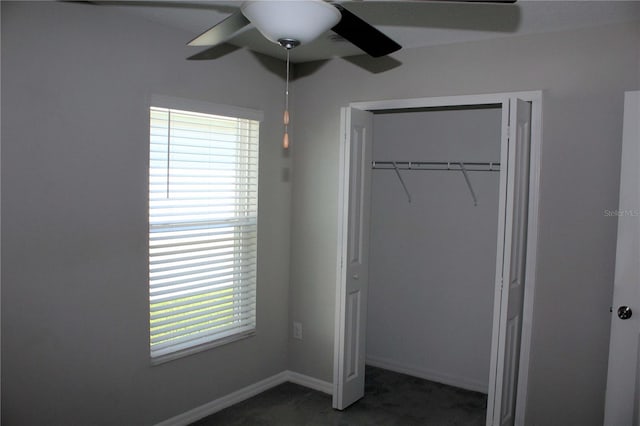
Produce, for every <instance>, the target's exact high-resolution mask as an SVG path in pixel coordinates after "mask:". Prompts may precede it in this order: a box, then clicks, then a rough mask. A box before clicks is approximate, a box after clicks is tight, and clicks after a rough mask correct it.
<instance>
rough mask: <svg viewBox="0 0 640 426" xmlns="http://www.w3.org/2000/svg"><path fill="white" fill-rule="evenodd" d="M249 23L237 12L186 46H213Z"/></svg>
mask: <svg viewBox="0 0 640 426" xmlns="http://www.w3.org/2000/svg"><path fill="white" fill-rule="evenodd" d="M249 23H250V22H249V20H248V19H247V18H245V17H244V15H243V14H242V12H240V11H237V12H235V13H234V14H233V15H231V16H229V17H227V18H225V19H224V20H223V21H220V22H219V23H217V24H216V25H214V26H213V27H211V28H209V29H208V30H207V31H205V32H204V33H202V34H200V35H199V36H198V37H196V38H194V39H193V40H191V41H190V42H189V43H187V44H188V45H189V46H215V45H216V44H219V43H222V42H224V41H227V40H228V39H229V38H231V37H232V36H233V35H234V34H235V33H237V32H238V31H240V30H241V29H243V28H244V27H246V26H247V25H249Z"/></svg>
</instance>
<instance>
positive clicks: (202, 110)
mask: <svg viewBox="0 0 640 426" xmlns="http://www.w3.org/2000/svg"><path fill="white" fill-rule="evenodd" d="M152 108H167V109H172V110H181V111H186V112H193V113H197V114H198V113H199V114H211V115H218V116H224V117H229V118H234V119H247V120H253V121H257V122H258V125H260V123H261V122H262V121H263V118H264V114H263V112H262V111H259V110H253V109H247V108H241V107H235V106H228V105H220V104H214V103H210V102H206V101H200V100H192V99H185V98H176V97H170V96H164V95H152V96H151V98H150V102H149V104H148V105H147V112H148V114H149V117H148V118H149V120H148V121H147V123H150V122H151V121H150V120H151V109H152ZM149 132H150V127H147V136H149V134H150V133H149ZM259 139H260V138H259V133H258V150H259ZM148 143H149V145H148V146H147V151H148V153H149V155H150V146H151V142H150V140H149V142H148ZM259 156H260V155H259V151H258V166H256V167H257V169H258V170H259ZM147 166H148V167H147V171H148V173H147V178H148V180H147V213H148V214H149V213H150V211H151V210H150V208H151V199H150V196H149V190H150V188H151V186H150V185H151V179H150V174H149V173H150V171H151V157H150V156H149V157H148V164H147ZM258 182H259V179H258ZM258 185H259V184H258ZM258 193H259V186H258V188H257V189H256V198H257V199H259V196H258ZM257 212H259V210H257ZM258 214H259V213H258ZM256 219H257V218H256ZM256 225H257V224H256ZM147 226H148V228H147V272H148V273H149V272H150V263H149V262H150V234H151V232H150V231H151V222H150V218H149V216H147ZM236 232H238V231H236ZM257 241H258V238H257V237H256V244H257ZM255 266H256V269H257V255H256V265H255ZM256 287H257V278H256ZM256 291H257V289H256ZM256 295H257V294H256ZM147 296H148V297H147V309H148V316H147V318H148V321H149V322H148V323H147V332H148V342H147V348H148V354H149V358H150V360H151V365H159V364H163V363H165V362H168V361H172V360H174V359H179V358H182V357H185V356H189V355H192V354H195V353H199V352H202V351H206V350H209V349H211V348H214V347H218V346H222V345H226V344H228V343H231V342H234V341H238V340H242V339H245V338H247V337H250V336H253V335H254V334H256V330H257V313H256V318H255V321H254V324H255V326H254V327H253V328H252V329H250V330H242V331H238V332H236V333H233V334H230V335H227V336H223V337H220V338H218V339H215V340H212V341H209V342H204V343H200V344H196V345H194V346H190V347H185V348H182V349H178V350H175V351H173V352H169V353H165V354H162V355H157V356H153V355H152V350H151V322H150V321H151V300H150V297H151V278H150V276H149V274H148V275H147Z"/></svg>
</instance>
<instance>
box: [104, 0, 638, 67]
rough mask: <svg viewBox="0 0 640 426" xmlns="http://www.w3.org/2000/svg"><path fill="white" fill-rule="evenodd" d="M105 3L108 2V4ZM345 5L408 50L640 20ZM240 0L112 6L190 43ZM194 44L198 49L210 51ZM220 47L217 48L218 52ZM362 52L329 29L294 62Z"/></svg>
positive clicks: (574, 8)
mask: <svg viewBox="0 0 640 426" xmlns="http://www.w3.org/2000/svg"><path fill="white" fill-rule="evenodd" d="M104 3H107V4H108V1H105V2H103V3H102V4H104ZM118 3H123V2H118ZM124 3H127V2H124ZM341 3H342V4H343V6H345V7H346V8H347V9H349V10H350V11H351V12H353V13H355V14H356V15H358V16H359V17H361V18H362V19H364V20H366V21H367V22H369V23H371V24H372V25H374V26H376V27H377V28H378V29H379V30H380V31H382V32H383V33H385V34H387V35H388V36H389V37H391V38H392V39H394V40H396V41H397V42H398V43H400V44H401V45H402V46H403V48H405V49H407V48H414V47H421V46H429V45H437V44H447V43H457V42H464V41H472V40H482V39H489V38H496V37H505V36H511V35H521V34H531V33H541V32H552V31H562V30H569V29H577V28H585V27H593V26H599V25H606V24H611V23H616V22H625V21H634V20H640V0H626V1H611V0H608V1H564V0H548V1H541V0H519V1H518V2H517V3H515V4H487V3H484V4H483V3H452V2H437V1H436V2H432V1H377V0H361V1H351V2H341ZM240 4H241V1H184V0H178V1H176V0H173V1H172V0H155V1H153V0H149V1H136V2H135V4H132V3H129V4H125V5H116V4H115V2H114V4H113V5H111V6H108V7H113V8H117V9H120V10H122V12H123V13H132V14H136V15H139V16H143V17H144V18H146V19H149V20H152V21H156V22H159V23H162V24H164V25H168V26H171V27H175V28H178V29H181V30H184V31H186V32H187V34H189V35H188V36H187V37H186V38H185V40H184V41H185V43H187V42H188V41H189V40H190V38H193V37H195V36H197V35H198V34H200V33H202V32H204V31H205V30H207V29H208V28H210V27H211V26H213V25H215V24H216V23H217V22H220V21H221V20H222V19H224V18H225V17H227V16H229V15H230V14H231V13H233V12H235V11H236V10H238V7H239V6H240ZM101 7H106V6H101ZM229 43H231V44H233V45H236V46H239V47H242V48H248V49H251V50H253V51H257V52H262V53H266V54H268V55H271V56H276V57H280V58H284V57H285V53H284V49H282V48H281V47H279V46H277V45H275V44H273V43H270V42H268V41H267V40H266V39H264V38H263V37H262V36H261V35H260V34H259V33H258V32H257V30H255V29H253V28H248V29H247V31H244V32H243V33H242V34H239V35H238V36H236V37H234V38H233V39H231V40H229ZM193 49H194V54H196V53H198V52H200V51H202V50H203V49H202V48H193ZM220 52H221V51H220V50H217V49H213V50H212V51H211V56H215V55H216V54H218V53H220ZM361 53H362V51H360V50H359V49H358V48H356V47H355V46H353V45H351V44H350V43H348V42H345V41H344V40H339V37H336V36H335V34H334V33H332V32H330V31H329V32H328V33H326V34H325V35H323V36H321V37H320V38H319V39H318V40H316V41H314V42H312V43H310V44H308V45H304V46H299V47H297V48H296V49H294V50H293V51H292V53H291V59H292V61H293V62H305V61H311V60H318V59H328V58H330V57H333V56H349V55H358V54H361Z"/></svg>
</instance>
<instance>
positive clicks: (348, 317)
mask: <svg viewBox="0 0 640 426" xmlns="http://www.w3.org/2000/svg"><path fill="white" fill-rule="evenodd" d="M342 114H343V120H342V122H343V123H345V129H343V131H344V151H343V153H342V161H343V167H341V169H342V170H346V173H345V176H343V177H342V179H341V188H340V196H341V203H342V209H343V214H344V216H343V217H346V218H347V220H346V222H347V223H344V224H343V225H344V226H345V227H344V228H343V229H342V230H341V231H340V235H339V238H340V241H339V244H340V246H341V247H342V251H341V253H340V254H339V259H338V262H339V268H338V270H339V271H338V285H339V286H341V289H340V290H339V300H338V301H337V306H336V309H337V310H338V312H337V318H338V320H337V322H338V323H337V324H336V332H337V333H339V346H340V347H339V348H336V352H335V354H336V355H335V356H336V359H335V362H336V363H337V366H338V368H337V369H336V371H335V373H334V375H335V377H334V393H333V407H334V408H337V409H339V410H342V409H344V408H346V407H348V406H349V405H351V404H353V403H354V402H356V401H357V400H359V399H360V398H362V397H363V396H364V366H365V356H366V353H365V330H366V318H367V312H366V308H367V285H368V279H369V278H368V269H369V263H368V257H369V215H370V200H371V155H372V154H371V148H372V147H371V145H372V127H373V114H372V113H370V112H367V111H362V110H358V109H354V108H343V111H342ZM347 165H348V167H344V166H347Z"/></svg>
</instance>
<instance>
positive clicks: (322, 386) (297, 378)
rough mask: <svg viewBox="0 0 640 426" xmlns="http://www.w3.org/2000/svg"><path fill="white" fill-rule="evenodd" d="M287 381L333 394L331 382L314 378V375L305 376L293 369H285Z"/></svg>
mask: <svg viewBox="0 0 640 426" xmlns="http://www.w3.org/2000/svg"><path fill="white" fill-rule="evenodd" d="M286 373H287V380H286V381H288V382H291V383H295V384H296V385H301V386H304V387H307V388H309V389H314V390H317V391H320V392H324V393H326V394H329V395H331V394H333V383H331V382H325V381H324V380H320V379H316V378H315V377H311V376H307V375H304V374H300V373H296V372H295V371H287V372H286Z"/></svg>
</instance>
